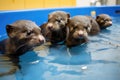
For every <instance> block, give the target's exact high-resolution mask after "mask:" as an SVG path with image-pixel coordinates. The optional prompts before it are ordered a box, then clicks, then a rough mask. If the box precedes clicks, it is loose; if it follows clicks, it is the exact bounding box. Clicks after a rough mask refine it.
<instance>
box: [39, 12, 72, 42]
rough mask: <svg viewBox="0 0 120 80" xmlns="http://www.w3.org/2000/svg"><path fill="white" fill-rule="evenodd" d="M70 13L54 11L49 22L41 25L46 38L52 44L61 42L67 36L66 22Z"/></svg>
mask: <svg viewBox="0 0 120 80" xmlns="http://www.w3.org/2000/svg"><path fill="white" fill-rule="evenodd" d="M69 18H70V14H69V13H67V12H64V11H54V12H52V13H50V14H49V15H48V21H47V23H45V24H43V25H41V26H40V27H41V30H42V33H43V35H44V36H45V38H46V39H47V40H48V41H50V42H51V43H52V44H59V42H62V41H64V40H65V38H66V24H67V22H68V19H69Z"/></svg>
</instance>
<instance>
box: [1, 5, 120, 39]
mask: <svg viewBox="0 0 120 80" xmlns="http://www.w3.org/2000/svg"><path fill="white" fill-rule="evenodd" d="M55 10H62V11H66V12H68V13H70V15H71V16H74V15H91V12H92V11H95V12H96V15H98V14H101V13H106V14H109V15H110V16H115V17H117V16H120V6H119V5H118V6H102V7H94V6H93V7H74V8H73V7H72V8H47V9H34V10H33V9H32V10H16V11H0V37H2V36H1V35H6V30H5V26H6V25H7V24H11V23H13V22H14V21H16V20H23V19H24V20H32V21H34V22H36V24H37V25H41V24H42V23H44V22H46V21H47V18H48V14H49V13H50V12H52V11H55Z"/></svg>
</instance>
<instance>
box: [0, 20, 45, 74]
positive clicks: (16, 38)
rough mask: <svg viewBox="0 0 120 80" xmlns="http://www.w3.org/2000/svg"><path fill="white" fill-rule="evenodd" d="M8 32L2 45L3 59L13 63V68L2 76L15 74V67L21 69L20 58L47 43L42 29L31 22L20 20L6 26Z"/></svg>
mask: <svg viewBox="0 0 120 80" xmlns="http://www.w3.org/2000/svg"><path fill="white" fill-rule="evenodd" d="M6 31H7V34H8V38H7V39H6V40H3V41H1V43H0V44H2V45H0V46H1V49H2V52H3V53H4V55H3V56H1V57H5V58H9V61H11V62H12V63H13V68H12V69H11V70H10V71H9V72H6V73H0V76H3V75H5V74H11V73H14V72H15V71H16V69H15V67H16V66H18V67H19V64H18V62H19V56H20V55H22V54H24V53H25V52H26V51H28V50H31V49H32V48H33V47H34V46H37V45H41V44H43V43H44V42H45V38H44V37H43V35H42V34H41V29H40V28H39V27H38V26H37V25H36V24H35V23H34V22H32V21H29V20H19V21H16V22H14V23H13V24H9V25H7V26H6ZM1 57H0V58H1ZM3 59H4V58H3ZM3 61H4V60H3Z"/></svg>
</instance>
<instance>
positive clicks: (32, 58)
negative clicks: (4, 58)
mask: <svg viewBox="0 0 120 80" xmlns="http://www.w3.org/2000/svg"><path fill="white" fill-rule="evenodd" d="M112 19H113V25H112V26H111V27H109V28H108V29H106V30H103V31H101V33H100V34H99V35H97V36H93V37H89V38H90V41H89V42H88V43H87V44H83V45H79V46H76V47H73V48H71V49H69V51H67V48H66V46H65V45H62V46H56V47H48V46H41V47H40V46H39V47H37V48H35V49H34V51H30V52H27V53H26V54H24V55H22V56H20V65H21V69H20V70H18V71H17V72H16V73H15V74H12V75H9V76H4V77H1V78H0V80H120V23H119V22H120V17H112ZM0 70H2V68H0Z"/></svg>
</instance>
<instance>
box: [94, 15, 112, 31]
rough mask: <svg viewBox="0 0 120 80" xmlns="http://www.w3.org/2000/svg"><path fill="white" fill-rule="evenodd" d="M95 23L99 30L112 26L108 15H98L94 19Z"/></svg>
mask: <svg viewBox="0 0 120 80" xmlns="http://www.w3.org/2000/svg"><path fill="white" fill-rule="evenodd" d="M96 21H97V23H98V24H99V26H100V29H106V28H107V27H110V26H111V25H112V19H111V17H110V16H109V15H108V14H100V15H98V16H97V17H96Z"/></svg>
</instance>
